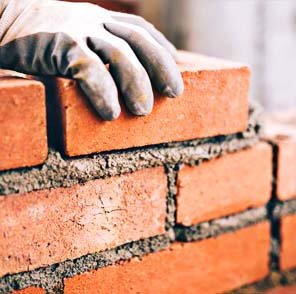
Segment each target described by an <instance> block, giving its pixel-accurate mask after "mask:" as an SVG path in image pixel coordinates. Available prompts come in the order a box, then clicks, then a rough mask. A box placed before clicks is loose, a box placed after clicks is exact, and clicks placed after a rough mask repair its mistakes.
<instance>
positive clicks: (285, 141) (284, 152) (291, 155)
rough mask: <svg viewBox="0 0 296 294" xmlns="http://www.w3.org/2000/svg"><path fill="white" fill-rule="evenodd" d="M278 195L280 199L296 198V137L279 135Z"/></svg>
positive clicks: (276, 141)
mask: <svg viewBox="0 0 296 294" xmlns="http://www.w3.org/2000/svg"><path fill="white" fill-rule="evenodd" d="M274 142H275V143H276V144H277V146H278V159H277V161H278V170H277V196H278V198H279V199H280V200H283V201H284V200H289V199H292V198H296V138H292V137H285V136H278V137H277V138H276V139H275V140H274Z"/></svg>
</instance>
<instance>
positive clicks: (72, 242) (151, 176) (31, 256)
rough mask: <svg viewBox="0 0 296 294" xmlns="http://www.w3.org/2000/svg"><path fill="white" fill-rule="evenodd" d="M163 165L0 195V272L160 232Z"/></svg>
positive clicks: (163, 201) (162, 223) (162, 228)
mask: <svg viewBox="0 0 296 294" xmlns="http://www.w3.org/2000/svg"><path fill="white" fill-rule="evenodd" d="M166 186H167V180H166V175H165V173H164V170H163V168H155V169H147V170H141V171H138V172H135V173H133V174H126V175H123V176H121V177H114V178H108V179H98V180H93V181H90V182H87V183H86V184H84V185H75V186H72V187H69V188H56V189H52V190H42V191H37V192H31V193H28V194H25V195H10V196H5V197H0V223H1V226H0V276H1V275H4V274H6V273H15V272H20V271H27V270H31V269H34V268H37V267H40V266H46V265H48V264H52V263H56V262H60V261H63V260H66V259H68V258H70V259H72V258H75V257H79V256H82V255H85V254H87V253H91V252H96V251H100V250H104V249H107V248H111V247H115V246H118V245H121V244H123V243H127V242H130V241H132V240H138V239H140V238H147V237H151V236H154V235H158V234H162V233H164V232H165V215H166Z"/></svg>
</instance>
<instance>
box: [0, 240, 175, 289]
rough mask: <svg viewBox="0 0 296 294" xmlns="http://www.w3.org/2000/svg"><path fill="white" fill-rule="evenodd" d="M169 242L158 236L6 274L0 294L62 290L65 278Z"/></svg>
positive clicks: (127, 258)
mask: <svg viewBox="0 0 296 294" xmlns="http://www.w3.org/2000/svg"><path fill="white" fill-rule="evenodd" d="M170 242H171V240H170V237H169V236H168V235H160V236H155V237H151V238H148V239H143V240H139V241H135V242H131V243H128V244H125V245H122V246H119V247H116V248H114V249H111V250H106V251H102V252H98V253H94V254H88V255H85V256H82V257H79V258H77V259H74V260H67V261H64V262H61V263H58V264H53V265H51V266H48V267H43V268H38V269H36V270H33V271H29V272H23V273H18V274H13V275H6V276H4V277H2V278H0V294H4V293H5V294H7V293H8V292H10V291H13V290H19V289H23V288H27V287H30V286H35V287H41V288H44V289H46V290H47V293H63V279H64V278H69V277H73V276H75V275H79V274H82V273H85V272H88V271H91V270H96V269H98V268H101V267H104V266H107V265H111V264H114V263H116V262H118V261H121V260H129V259H131V258H132V257H140V256H142V255H144V254H147V253H153V252H157V251H160V250H162V249H165V248H167V247H168V246H169V244H170Z"/></svg>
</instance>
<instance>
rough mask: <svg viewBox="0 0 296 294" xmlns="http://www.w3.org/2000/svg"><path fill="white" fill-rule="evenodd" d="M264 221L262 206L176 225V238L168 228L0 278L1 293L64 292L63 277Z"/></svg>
mask: <svg viewBox="0 0 296 294" xmlns="http://www.w3.org/2000/svg"><path fill="white" fill-rule="evenodd" d="M266 218H267V210H266V208H265V207H261V208H256V209H251V210H247V211H245V212H242V213H240V214H235V215H231V216H228V217H225V218H221V219H218V220H214V221H210V222H205V223H202V224H200V225H199V226H196V227H195V228H193V227H189V228H188V227H180V226H177V228H176V230H175V233H176V238H174V232H173V231H172V229H170V230H169V231H168V232H167V233H166V234H165V235H160V236H156V237H151V238H148V239H144V240H139V241H134V242H131V243H128V244H125V245H122V246H119V247H116V248H114V249H111V250H106V251H103V252H98V253H94V254H88V255H86V256H82V257H80V258H77V259H74V260H67V261H65V262H61V263H59V264H54V265H51V266H48V267H45V268H39V269H36V270H33V271H30V272H24V273H18V274H13V275H6V276H4V277H2V278H0V294H3V293H7V292H9V291H12V290H18V289H23V288H26V287H29V286H36V287H42V288H45V289H46V290H47V293H63V292H62V290H63V279H64V278H66V277H73V276H75V275H78V274H81V273H84V272H88V271H90V270H96V269H98V268H100V267H104V266H107V265H111V264H114V263H116V262H118V261H121V260H129V259H131V258H132V257H139V256H142V255H144V254H148V253H153V252H157V251H160V250H163V249H166V248H168V246H169V245H170V244H171V243H172V242H174V241H175V240H177V241H186V242H188V241H197V240H202V239H205V238H210V237H216V236H219V235H221V234H224V233H226V232H232V231H235V230H238V229H241V228H244V227H247V226H249V225H252V224H255V223H258V222H260V221H263V220H266ZM197 228H198V229H197ZM182 230H183V231H184V232H182Z"/></svg>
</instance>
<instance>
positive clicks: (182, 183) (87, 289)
mask: <svg viewBox="0 0 296 294" xmlns="http://www.w3.org/2000/svg"><path fill="white" fill-rule="evenodd" d="M180 56H181V57H182V58H183V62H182V63H181V64H180V68H181V70H182V72H183V77H184V80H185V93H184V95H183V96H182V97H180V98H178V99H177V100H174V101H172V100H169V99H167V98H166V97H157V98H156V100H157V102H156V104H157V105H156V107H155V110H154V112H153V113H152V115H151V116H148V117H138V118H135V117H132V116H130V114H129V113H128V112H127V110H125V109H124V111H123V113H122V114H121V116H120V118H119V119H118V120H117V121H113V122H103V121H101V120H100V119H99V118H98V117H97V116H96V114H95V113H94V112H93V110H92V109H91V108H90V106H89V105H88V104H87V102H86V101H85V99H84V97H83V95H82V93H81V92H80V90H79V89H78V88H77V87H76V84H75V82H74V81H69V80H64V79H57V80H46V81H45V84H44V85H45V86H46V94H45V92H44V85H43V84H42V83H41V82H37V81H32V80H27V79H20V78H16V77H10V78H9V79H8V80H7V78H2V79H0V101H4V102H5V103H6V104H7V105H8V106H7V107H2V108H1V106H0V112H1V115H0V117H3V118H5V119H2V120H1V119H0V130H1V131H0V144H1V146H4V147H5V149H2V148H0V150H1V151H0V162H1V170H2V171H1V172H0V293H21V294H22V293H23V294H32V293H35V294H36V293H46V294H48V293H66V294H67V293H71V294H75V293H90V294H91V293H179V292H182V293H205V294H207V293H223V292H225V293H230V292H231V291H232V293H252V292H243V291H250V289H251V287H253V288H252V289H255V290H254V291H257V292H254V293H261V292H263V291H264V292H265V291H269V290H268V289H269V288H272V287H273V286H280V285H284V284H293V283H296V275H295V269H296V259H295V258H296V256H295V250H294V248H295V246H296V240H295V235H296V234H295V231H296V221H295V216H296V202H295V199H296V193H295V185H294V182H295V180H296V178H295V177H296V175H295V171H294V168H293V164H292V162H293V160H294V161H295V157H296V152H295V145H296V144H295V142H294V139H293V138H292V137H287V136H286V137H284V136H268V137H266V136H265V137H263V136H262V127H261V119H260V115H259V112H258V110H257V108H256V107H254V106H253V105H249V106H248V89H249V70H248V69H247V68H246V67H245V66H241V65H238V64H233V63H230V62H225V61H220V60H215V59H210V58H208V57H204V56H200V55H191V54H188V53H184V52H183V53H180ZM45 99H46V100H47V103H46V113H45ZM13 105H16V106H15V107H13ZM69 105H71V107H68V106H69ZM10 106H11V108H9V107H10ZM7 109H11V110H15V111H10V112H8V110H7ZM20 112H21V113H22V112H26V113H28V116H27V118H26V117H24V119H20V115H19V113H20ZM29 114H30V115H29ZM176 114H180V115H179V116H177V115H176ZM46 118H47V120H46ZM164 118H165V119H164ZM46 121H47V123H46ZM75 128H76V132H75V131H74V130H75ZM77 129H78V130H79V132H77ZM122 137H124V138H125V140H121V141H119V140H118V139H119V138H122ZM54 139H56V140H54ZM47 146H49V147H47ZM27 149H28V150H30V152H25V151H26V150H27ZM3 150H4V151H3ZM32 158H33V159H35V160H32ZM36 158H37V159H36ZM293 232H294V233H293ZM280 290H281V289H279V288H278V289H274V290H272V291H280ZM270 291H271V290H270ZM266 293H267V292H266ZM270 293H273V292H270ZM274 293H277V292H274ZM279 293H281V292H279Z"/></svg>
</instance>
